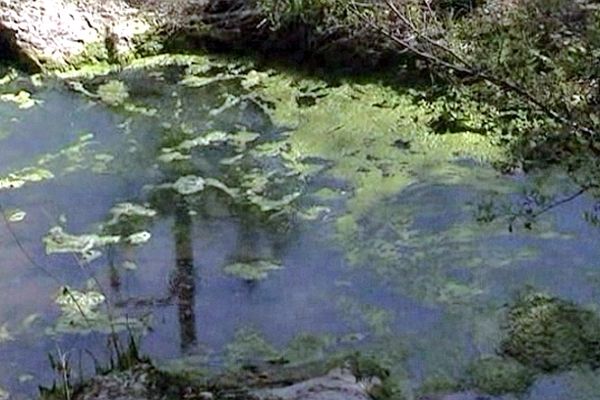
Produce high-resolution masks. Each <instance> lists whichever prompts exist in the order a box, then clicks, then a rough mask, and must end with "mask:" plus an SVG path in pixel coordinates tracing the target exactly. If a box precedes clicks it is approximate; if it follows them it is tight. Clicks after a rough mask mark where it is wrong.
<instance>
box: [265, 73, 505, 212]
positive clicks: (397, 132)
mask: <svg viewBox="0 0 600 400" xmlns="http://www.w3.org/2000/svg"><path fill="white" fill-rule="evenodd" d="M255 90H256V92H257V96H258V98H259V102H260V101H261V100H262V101H263V102H264V108H265V110H266V112H267V113H269V114H270V115H271V117H272V118H273V120H274V121H275V122H276V123H277V124H279V125H281V126H284V127H288V128H289V129H290V130H291V132H290V134H289V139H288V142H289V143H290V144H291V145H292V148H293V150H294V151H296V152H298V153H300V154H303V155H304V156H306V157H320V158H323V159H327V160H331V161H332V162H333V166H332V168H331V170H330V173H331V174H334V175H335V176H337V177H340V178H343V179H347V180H348V181H349V182H350V183H351V184H352V186H353V187H354V189H355V193H354V197H353V198H352V199H351V200H350V203H349V206H350V208H351V210H356V211H360V210H366V209H367V208H368V207H369V205H372V204H373V203H374V202H375V201H377V199H381V198H383V197H385V196H388V195H391V194H394V193H397V192H398V191H399V190H401V189H403V188H405V187H407V186H408V185H410V184H412V183H415V182H417V181H418V175H419V173H422V172H424V171H425V172H426V171H429V170H431V169H438V170H441V169H442V168H446V167H447V166H448V165H449V164H451V163H452V162H453V161H455V160H460V159H463V158H467V159H472V160H475V161H476V162H496V161H500V160H502V159H503V158H504V156H505V154H504V151H503V149H502V147H501V146H500V145H498V143H497V139H496V135H495V134H494V133H495V132H490V133H489V135H482V134H478V133H473V132H467V131H465V132H457V133H454V134H446V135H438V134H436V133H435V132H432V131H431V129H430V128H429V127H428V124H429V122H430V121H431V120H433V119H435V118H436V116H437V115H438V114H440V113H441V110H439V109H438V108H436V107H435V105H432V104H425V103H423V102H419V101H416V99H415V97H413V95H411V94H402V93H399V92H398V91H396V90H394V89H392V88H389V87H385V86H383V85H381V84H356V83H342V84H340V85H338V86H328V85H326V84H325V83H323V82H320V81H318V80H310V79H306V78H296V77H294V76H285V75H279V74H275V73H270V74H267V75H261V77H260V82H259V83H257V84H256V85H255ZM307 96H309V97H311V99H313V101H312V102H311V103H310V105H308V106H306V105H303V102H302V101H301V99H303V98H305V97H307ZM449 174H454V170H452V171H449Z"/></svg>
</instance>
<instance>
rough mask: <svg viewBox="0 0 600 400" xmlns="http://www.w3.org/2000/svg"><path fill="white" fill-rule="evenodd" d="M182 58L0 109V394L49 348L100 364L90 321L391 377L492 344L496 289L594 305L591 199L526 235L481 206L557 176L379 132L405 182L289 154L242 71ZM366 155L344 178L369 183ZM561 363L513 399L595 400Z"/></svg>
mask: <svg viewBox="0 0 600 400" xmlns="http://www.w3.org/2000/svg"><path fill="white" fill-rule="evenodd" d="M194 68H195V69H196V72H195V75H194V73H190V69H193V68H191V67H188V66H186V65H183V66H171V67H160V68H159V67H154V68H152V69H147V70H137V69H135V70H133V69H132V70H126V71H123V72H121V73H113V74H112V75H106V76H99V77H96V78H93V79H89V80H81V79H79V78H78V79H77V80H76V79H73V78H70V79H67V81H63V80H58V79H50V80H47V81H46V82H45V83H44V84H42V85H41V86H38V87H28V89H29V90H30V91H31V92H32V96H31V98H32V99H33V100H34V102H29V104H28V102H23V101H22V100H23V99H21V101H20V102H16V101H12V100H11V98H5V99H4V101H2V102H0V138H2V139H1V141H0V176H2V177H4V181H1V180H0V182H2V184H3V185H4V186H0V187H2V190H0V205H1V207H2V209H3V212H4V214H5V220H4V221H2V222H1V223H0V387H3V388H5V389H7V390H8V391H9V392H11V393H12V395H13V396H14V397H15V398H22V397H26V396H31V395H33V394H35V391H36V388H37V385H39V384H49V383H51V382H52V380H53V379H55V378H56V375H55V373H54V372H53V371H52V370H51V369H50V367H49V364H48V361H47V360H48V354H57V353H59V352H60V353H65V354H66V355H67V357H68V358H69V360H70V362H71V366H72V368H73V371H74V374H78V373H79V369H81V370H84V371H89V368H90V366H91V365H92V364H93V360H94V358H95V359H97V360H99V361H100V362H106V360H107V358H108V357H109V353H108V352H109V350H108V346H107V334H106V332H107V326H106V325H109V324H106V322H107V321H110V319H113V320H114V321H115V323H116V324H117V327H118V329H120V328H123V327H125V326H129V329H130V330H132V331H135V332H143V339H142V341H141V343H142V350H143V352H144V353H145V354H148V355H150V356H152V357H153V358H155V359H157V360H160V361H161V362H163V363H167V364H168V363H169V361H171V364H173V363H174V360H177V362H176V364H177V365H181V364H182V363H183V364H186V363H187V364H189V365H194V366H197V367H201V368H211V369H219V368H224V367H227V366H230V365H232V364H236V363H237V364H242V363H255V362H260V360H261V359H269V358H271V359H274V358H277V357H280V356H281V355H283V356H284V357H287V358H288V359H290V360H292V361H296V360H298V361H302V360H303V359H304V358H306V359H318V358H319V357H323V356H324V355H326V354H331V353H334V352H337V351H342V350H348V349H360V350H362V351H365V352H371V353H372V354H375V355H376V356H377V357H380V358H381V359H384V360H386V362H388V361H389V363H390V364H391V365H393V366H394V373H395V374H396V375H397V376H398V377H400V378H401V379H403V380H404V381H405V382H406V383H405V384H406V386H407V387H408V389H407V392H410V391H411V390H412V389H415V388H417V387H418V386H419V385H420V384H421V383H422V382H424V381H427V380H431V379H433V378H436V379H437V378H447V379H456V380H458V379H460V378H461V376H462V374H463V373H464V371H465V370H466V369H467V368H468V366H469V365H470V363H471V362H472V360H474V359H477V358H478V357H481V356H486V355H493V354H495V352H496V351H497V348H498V345H499V342H500V340H501V337H502V330H501V321H502V314H503V313H504V312H505V311H506V304H507V303H509V302H511V301H512V300H513V299H514V298H515V296H516V294H517V293H519V292H520V291H523V290H525V289H526V288H527V287H530V288H533V289H535V290H536V291H542V292H546V293H549V294H551V295H553V296H557V297H560V298H562V299H565V300H571V301H574V302H576V303H577V304H579V305H582V306H586V307H592V308H593V307H597V306H598V295H599V292H598V291H599V290H600V279H599V278H600V275H599V274H598V272H597V260H599V259H600V246H598V235H599V233H598V230H597V228H596V227H594V226H592V225H591V224H589V223H588V222H586V220H585V219H584V218H583V213H584V212H585V211H588V210H590V209H593V206H594V200H593V199H592V198H589V197H585V196H580V197H577V198H576V199H574V200H573V201H569V202H567V203H565V204H563V205H561V206H560V207H556V208H553V209H551V210H549V211H548V212H545V213H543V214H541V215H540V216H539V217H538V218H537V219H536V220H535V223H534V224H533V226H532V227H531V229H525V228H523V226H522V220H519V219H517V221H516V222H515V223H514V229H512V232H510V231H509V222H508V221H507V219H506V218H504V219H502V218H496V219H494V218H490V212H496V213H501V211H499V210H501V207H500V208H499V206H498V204H510V205H513V206H514V205H518V204H521V203H523V199H524V198H525V197H524V196H523V193H524V191H525V190H528V189H529V190H531V189H532V188H535V189H537V190H539V191H542V192H544V193H549V194H551V195H554V196H556V198H559V199H560V198H561V197H564V196H568V195H569V194H570V193H573V192H576V191H577V187H576V186H575V185H573V184H571V183H570V182H569V181H568V180H567V179H565V178H564V177H562V176H561V174H560V173H559V172H556V173H555V172H547V173H544V176H536V177H523V176H502V175H500V174H499V173H498V172H496V171H495V170H493V168H491V167H490V166H489V165H487V164H486V163H481V162H477V161H474V160H466V161H465V159H464V158H463V157H462V156H460V155H457V156H453V155H451V156H448V157H446V158H443V159H441V158H439V157H438V155H435V156H434V158H437V159H436V161H435V162H433V161H428V159H427V151H426V150H423V151H421V150H420V149H416V150H415V146H414V145H413V146H410V149H409V148H407V147H408V146H399V145H398V141H397V140H396V141H392V142H390V143H389V148H390V149H392V148H393V150H388V149H387V148H386V149H385V154H388V152H397V153H391V154H390V155H389V157H390V159H399V160H400V161H402V162H403V163H404V164H403V166H402V171H403V173H405V174H406V177H407V179H403V180H402V183H399V181H392V185H391V187H386V188H385V190H383V189H382V188H380V187H379V186H377V184H375V186H369V183H357V182H358V180H357V181H353V179H352V178H350V179H349V177H348V174H347V171H348V168H347V166H344V167H340V165H344V163H345V162H346V161H345V160H341V161H340V160H335V159H328V158H327V157H324V156H323V154H322V153H317V154H313V153H311V152H310V151H308V150H307V153H305V154H302V153H301V152H298V151H297V149H303V147H302V145H303V142H302V141H303V140H304V139H302V136H301V135H300V134H299V135H297V136H294V135H295V133H294V132H295V131H296V127H294V126H284V125H281V124H279V123H278V121H277V118H276V117H277V113H275V114H271V113H270V111H272V109H273V106H272V104H270V103H269V101H263V100H265V99H264V98H263V99H261V98H260V97H256V96H252V95H250V94H251V93H253V91H254V89H253V85H254V84H255V83H254V84H253V83H252V79H253V77H255V75H253V74H254V71H251V72H250V73H249V72H248V70H244V72H243V73H241V72H239V71H236V68H238V69H240V70H243V68H242V67H240V66H231V65H228V66H227V67H223V66H219V67H218V68H215V67H211V68H212V69H211V68H208V67H206V65H204V66H202V65H200V66H198V65H196V66H194ZM198 71H200V72H198ZM190 76H192V77H193V78H194V79H190ZM215 77H216V78H217V79H215ZM186 79H187V81H186V82H187V84H182V81H184V80H186ZM81 82H84V85H83V86H82V85H80V83H81ZM240 82H242V83H241V84H240ZM13 85H17V86H18V85H21V86H23V85H24V83H21V84H19V83H16V84H13ZM26 86H31V85H29V84H27V85H26ZM244 89H247V90H246V91H244ZM6 91H7V92H11V93H14V92H16V90H15V88H14V87H10V86H7V88H6ZM315 98H317V99H319V96H316V97H315ZM357 112H359V111H357ZM310 122H311V121H308V123H310ZM377 129H378V127H377V126H374V127H373V130H374V131H376V130H377ZM328 134H329V133H328V132H323V133H322V135H321V137H322V140H327V139H328V136H327V135H328ZM370 135H371V134H369V135H367V134H365V136H369V137H370ZM298 137H300V138H299V139H298ZM372 137H373V138H374V139H373V141H377V140H379V139H377V138H378V136H377V133H376V132H374V133H373V134H372ZM388 139H389V138H385V140H388ZM381 140H384V139H381ZM416 142H417V139H414V143H416ZM299 143H300V145H299ZM403 143H404V142H401V143H400V144H403ZM306 148H307V149H310V148H311V145H310V144H307V145H306ZM348 149H349V150H348ZM340 151H348V154H353V153H352V151H353V149H352V148H351V144H348V145H346V147H344V148H343V149H342V150H340ZM358 151H359V149H357V150H356V152H358ZM436 151H437V152H438V153H436ZM356 152H355V153H356ZM431 152H433V153H435V154H439V150H436V149H435V148H433V150H431ZM382 153H383V152H382ZM349 157H351V156H347V158H349ZM377 157H379V156H377ZM377 157H376V156H371V159H375V158H377ZM332 158H335V157H332ZM371 159H369V161H371ZM376 161H378V162H379V160H376ZM384 161H385V160H384ZM381 163H383V161H382V162H381ZM31 166H35V168H36V170H31V169H28V170H27V169H26V170H24V168H28V167H31ZM336 168H337V169H336ZM361 168H363V169H361ZM367 168H368V166H367V167H364V166H362V167H361V166H357V167H356V168H355V169H354V170H353V172H352V174H356V176H362V175H361V174H366V176H367V178H366V179H371V178H369V176H370V175H368V174H369V173H370V172H368V171H367V172H365V170H366V169H367ZM382 168H383V167H382ZM389 168H393V167H389ZM11 173H12V174H13V175H12V176H10V175H9V174H11ZM385 173H386V172H382V174H383V175H382V176H383V177H384V178H385V177H386V175H385ZM50 174H51V175H50ZM392 175H393V173H392ZM393 176H398V175H393ZM409 178H410V179H409ZM382 179H383V178H382ZM394 179H395V178H394ZM398 179H399V178H398ZM394 182H395V186H394ZM11 185H12V186H17V187H15V188H11V187H10V186H11ZM361 185H362V186H361ZM379 190H381V192H382V193H381V194H380V195H377V196H375V195H373V193H375V194H377V193H378V191H379ZM367 191H368V192H369V193H368V194H369V196H366V197H365V193H366V192H367ZM549 196H550V195H549ZM363 198H367V200H365V201H363V200H361V199H363ZM491 201H493V206H491V208H490V207H487V206H486V205H489V204H492V202H491ZM119 209H120V210H121V211H119ZM123 210H126V211H123ZM490 210H492V211H490ZM494 210H495V211H494ZM23 212H24V213H25V214H23ZM19 213H20V214H19ZM486 217H487V219H489V220H492V221H491V222H487V223H484V222H481V221H478V219H479V220H485V219H486ZM51 231H52V232H54V233H49V232H51ZM84 234H87V235H96V236H94V237H86V238H82V237H81V236H78V235H84ZM70 235H71V236H70ZM73 235H74V236H73ZM117 235H118V236H119V239H118V243H112V244H107V245H102V244H101V243H100V242H101V241H102V240H108V239H106V238H107V237H108V236H112V237H115V236H117ZM44 238H46V239H45V240H44ZM62 286H68V287H69V288H70V290H71V292H69V293H71V296H73V295H79V294H81V295H82V296H83V297H82V299H83V298H85V294H84V293H88V294H89V293H96V294H100V295H101V296H106V297H107V299H106V302H105V304H108V305H109V311H107V310H106V308H105V306H104V305H100V306H98V307H93V305H92V306H91V308H90V309H89V310H88V311H89V312H90V315H89V318H88V319H87V320H86V319H83V320H82V319H81V318H78V317H77V315H78V312H77V310H76V311H75V312H74V311H73V310H69V309H68V307H67V306H68V304H69V296H65V295H64V293H63V295H62V296H60V293H61V287H62ZM530 290H531V289H530ZM57 296H58V297H59V299H60V298H62V300H63V305H64V304H67V306H64V307H63V310H62V311H61V308H60V307H59V305H58V304H57V303H56V299H57ZM88 300H89V299H88ZM71 306H72V304H71ZM79 311H80V310H79ZM107 313H108V314H109V315H108V316H107V315H105V314H107ZM307 343H309V344H310V345H309V346H305V345H306V344H307ZM303 346H304V347H303ZM294 349H295V350H294ZM182 357H183V359H182ZM388 359H389V360H388ZM182 360H183V361H182ZM569 374H571V375H573V374H575V373H569ZM569 374H567V375H561V376H558V377H551V376H550V377H543V378H539V379H538V380H537V382H536V384H535V385H534V387H533V389H532V390H530V392H529V394H528V395H527V396H528V397H526V398H529V399H536V400H537V399H548V398H563V397H561V396H558V395H557V393H569V394H570V396H571V397H569V398H571V399H576V398H577V399H580V398H581V399H584V398H586V399H587V398H590V399H592V398H600V397H594V396H595V394H594V393H595V389H594V387H593V386H590V385H591V384H590V382H593V381H594V380H597V377H596V375H594V373H593V372H589V371H587V372H586V371H584V372H581V373H579V374H575V375H573V376H575V377H574V378H573V376H571V375H569ZM585 374H587V375H585ZM586 377H587V378H586ZM584 378H585V379H584ZM590 393H591V394H590ZM550 396H555V397H550ZM556 396H558V397H556ZM577 396H579V397H577ZM586 396H588V397H586ZM590 396H591V397H590ZM507 398H511V397H507Z"/></svg>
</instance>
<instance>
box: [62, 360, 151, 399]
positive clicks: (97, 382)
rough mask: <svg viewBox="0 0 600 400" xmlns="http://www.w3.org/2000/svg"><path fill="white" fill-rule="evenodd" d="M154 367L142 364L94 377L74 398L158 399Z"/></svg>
mask: <svg viewBox="0 0 600 400" xmlns="http://www.w3.org/2000/svg"><path fill="white" fill-rule="evenodd" d="M152 373H153V370H152V367H151V366H149V365H147V364H140V365H138V366H136V367H134V368H132V369H131V370H128V371H124V372H113V373H110V374H108V375H99V376H96V377H94V378H92V379H91V380H90V381H89V382H87V383H86V384H85V385H84V386H83V387H82V388H80V389H79V390H78V391H77V392H76V393H75V394H74V396H73V399H74V400H154V399H156V400H158V399H160V397H161V395H160V393H158V392H157V391H156V390H155V389H154V388H153V382H152V381H153V379H152Z"/></svg>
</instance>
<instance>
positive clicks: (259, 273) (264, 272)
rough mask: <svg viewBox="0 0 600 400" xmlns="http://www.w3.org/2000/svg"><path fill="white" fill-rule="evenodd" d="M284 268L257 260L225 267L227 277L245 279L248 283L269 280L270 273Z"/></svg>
mask: <svg viewBox="0 0 600 400" xmlns="http://www.w3.org/2000/svg"><path fill="white" fill-rule="evenodd" d="M282 268H283V267H282V266H281V264H278V263H275V262H273V261H269V260H255V261H248V262H236V263H233V264H228V265H226V266H225V267H223V271H224V272H225V273H226V274H227V275H231V276H233V277H235V278H239V279H243V280H244V281H247V282H256V281H262V280H264V279H267V278H268V276H269V273H270V272H273V271H278V270H280V269H282Z"/></svg>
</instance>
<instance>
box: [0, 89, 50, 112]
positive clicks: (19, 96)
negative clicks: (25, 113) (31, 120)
mask: <svg viewBox="0 0 600 400" xmlns="http://www.w3.org/2000/svg"><path fill="white" fill-rule="evenodd" d="M0 101H4V102H11V103H14V104H16V105H17V106H18V107H19V108H20V109H28V108H32V107H34V106H35V105H37V104H39V103H40V101H39V100H35V99H32V98H31V93H29V92H27V91H25V90H21V91H19V92H18V93H6V94H2V95H0Z"/></svg>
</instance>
